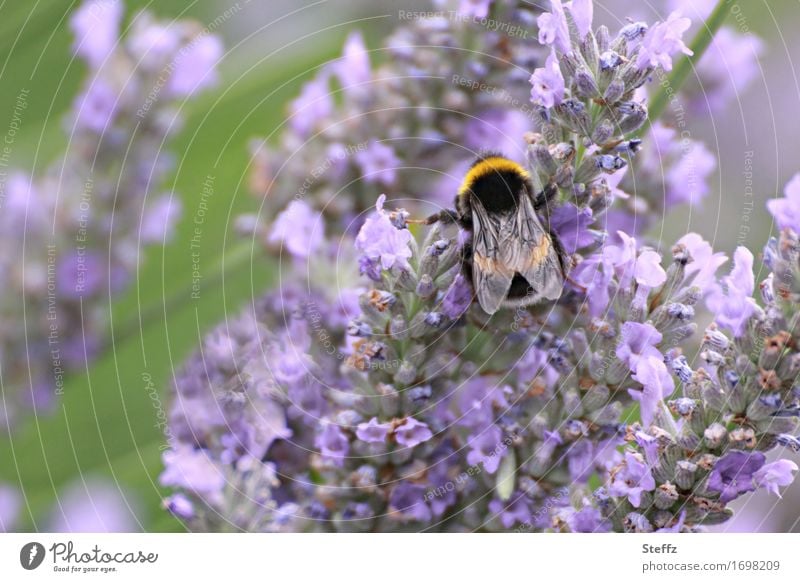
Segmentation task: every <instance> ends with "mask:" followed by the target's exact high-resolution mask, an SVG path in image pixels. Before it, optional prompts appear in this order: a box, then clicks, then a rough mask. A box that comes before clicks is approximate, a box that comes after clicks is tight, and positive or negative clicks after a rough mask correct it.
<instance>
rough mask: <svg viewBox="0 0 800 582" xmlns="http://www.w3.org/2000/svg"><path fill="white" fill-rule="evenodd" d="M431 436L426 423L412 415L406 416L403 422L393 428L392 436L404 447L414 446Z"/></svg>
mask: <svg viewBox="0 0 800 582" xmlns="http://www.w3.org/2000/svg"><path fill="white" fill-rule="evenodd" d="M432 437H433V433H432V432H431V429H429V428H428V425H427V424H425V423H424V422H420V421H418V420H417V419H416V418H412V417H408V418H406V420H405V422H404V423H403V424H401V425H400V426H398V427H397V428H395V429H394V438H395V439H396V440H397V442H398V444H401V445H403V446H404V447H416V446H417V445H418V444H420V443H424V442H425V441H427V440H430V439H431V438H432Z"/></svg>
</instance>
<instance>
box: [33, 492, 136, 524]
mask: <svg viewBox="0 0 800 582" xmlns="http://www.w3.org/2000/svg"><path fill="white" fill-rule="evenodd" d="M129 497H130V496H129V495H128V494H126V493H125V492H123V491H122V490H120V489H119V487H118V486H117V485H116V484H114V483H111V482H107V481H104V480H92V479H89V480H86V481H84V480H81V481H80V482H77V483H75V484H73V485H71V486H69V487H68V488H67V489H66V490H64V491H62V492H60V493H59V496H58V501H57V503H56V504H55V506H54V507H53V509H52V511H51V517H50V519H49V521H48V523H47V531H51V532H63V533H126V532H136V531H141V528H142V526H141V524H140V523H139V520H138V518H137V517H136V514H135V503H134V502H133V501H132V500H131V499H130V498H129Z"/></svg>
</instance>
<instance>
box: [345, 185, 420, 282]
mask: <svg viewBox="0 0 800 582" xmlns="http://www.w3.org/2000/svg"><path fill="white" fill-rule="evenodd" d="M385 200H386V196H385V195H381V196H380V198H378V202H377V204H376V208H377V211H378V215H377V216H370V217H369V218H367V220H366V221H365V222H364V226H362V227H361V230H360V231H359V232H358V236H357V237H356V248H357V249H358V250H359V251H361V252H362V253H363V256H364V257H366V258H367V259H368V260H370V261H372V262H373V263H380V265H381V267H383V268H384V269H391V268H392V267H397V268H399V269H407V268H408V259H409V257H411V248H410V247H409V243H410V242H411V233H410V232H409V231H408V230H407V229H398V228H396V227H395V226H394V225H393V224H392V221H391V219H390V218H389V216H388V214H387V213H385V212H384V211H383V203H384V201H385Z"/></svg>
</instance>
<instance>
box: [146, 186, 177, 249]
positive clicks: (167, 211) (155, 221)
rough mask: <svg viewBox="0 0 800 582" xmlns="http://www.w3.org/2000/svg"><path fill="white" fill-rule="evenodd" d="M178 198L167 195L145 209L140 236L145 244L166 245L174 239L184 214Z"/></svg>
mask: <svg viewBox="0 0 800 582" xmlns="http://www.w3.org/2000/svg"><path fill="white" fill-rule="evenodd" d="M182 210H183V208H182V206H181V201H180V199H179V198H178V197H176V196H174V195H170V194H165V195H164V196H161V197H160V198H157V199H156V200H154V201H153V202H151V203H150V204H149V205H148V206H147V208H146V209H145V212H144V216H143V217H142V225H141V228H140V229H139V236H140V237H141V240H142V242H143V243H146V244H149V243H154V244H164V243H166V242H169V241H170V240H171V239H172V236H173V234H174V233H175V226H176V224H177V223H178V221H179V220H180V218H181V214H182Z"/></svg>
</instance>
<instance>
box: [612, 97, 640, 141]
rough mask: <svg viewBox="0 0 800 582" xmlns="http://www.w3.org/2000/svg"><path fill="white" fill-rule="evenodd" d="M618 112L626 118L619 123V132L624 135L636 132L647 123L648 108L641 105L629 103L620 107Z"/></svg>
mask: <svg viewBox="0 0 800 582" xmlns="http://www.w3.org/2000/svg"><path fill="white" fill-rule="evenodd" d="M617 110H618V111H619V112H620V114H621V115H623V116H624V117H623V118H622V121H620V122H619V131H620V132H622V133H623V134H625V133H632V132H634V131H636V130H637V129H639V128H640V127H642V125H644V122H645V121H647V108H646V107H644V106H643V105H641V104H640V103H636V102H634V101H627V102H625V103H624V104H622V103H621V104H620V105H618V106H617Z"/></svg>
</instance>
